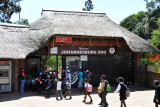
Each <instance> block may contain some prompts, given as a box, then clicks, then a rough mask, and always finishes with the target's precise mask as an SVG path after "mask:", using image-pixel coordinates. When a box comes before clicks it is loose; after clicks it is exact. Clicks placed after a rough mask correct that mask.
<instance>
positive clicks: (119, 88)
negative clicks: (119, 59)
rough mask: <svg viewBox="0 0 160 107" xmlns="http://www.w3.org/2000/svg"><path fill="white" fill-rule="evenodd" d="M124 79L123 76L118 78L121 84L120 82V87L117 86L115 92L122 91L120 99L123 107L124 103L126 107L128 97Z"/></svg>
mask: <svg viewBox="0 0 160 107" xmlns="http://www.w3.org/2000/svg"><path fill="white" fill-rule="evenodd" d="M123 80H124V79H123V77H119V78H118V83H119V84H118V87H117V89H116V91H115V92H114V93H116V92H120V93H119V96H120V101H121V107H123V105H124V107H126V103H125V100H126V99H127V97H126V90H127V87H126V85H125V84H124V83H123Z"/></svg>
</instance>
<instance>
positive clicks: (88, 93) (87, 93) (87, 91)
mask: <svg viewBox="0 0 160 107" xmlns="http://www.w3.org/2000/svg"><path fill="white" fill-rule="evenodd" d="M89 85H90V84H89V83H87V80H86V79H85V80H84V88H85V97H84V100H83V102H85V101H86V99H87V95H88V96H89V98H90V103H92V102H93V100H92V97H91V96H90V94H91V92H92V86H91V85H90V86H91V87H90V88H91V89H90V91H89V90H88V89H87V88H88V87H89Z"/></svg>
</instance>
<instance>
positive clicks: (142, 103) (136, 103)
mask: <svg viewBox="0 0 160 107" xmlns="http://www.w3.org/2000/svg"><path fill="white" fill-rule="evenodd" d="M115 88H116V87H113V90H114V89H115ZM130 89H131V96H130V97H129V98H128V99H127V100H126V103H127V107H154V103H153V96H154V90H153V89H149V88H143V87H136V88H132V87H130ZM72 93H73V97H72V100H69V99H67V100H65V99H63V100H61V101H57V100H56V98H55V95H52V96H51V98H49V99H45V97H44V96H42V95H38V94H36V93H35V92H26V93H25V94H19V93H18V94H17V93H0V107H100V106H99V105H98V104H99V102H100V99H99V97H98V95H97V92H96V91H94V92H93V93H92V98H93V103H92V104H89V103H86V104H85V103H83V102H82V100H83V97H84V95H83V94H80V93H78V92H77V91H73V92H72ZM107 100H108V103H109V107H120V102H119V95H118V93H116V94H115V93H112V92H111V93H109V94H108V95H107ZM87 102H89V98H88V99H87Z"/></svg>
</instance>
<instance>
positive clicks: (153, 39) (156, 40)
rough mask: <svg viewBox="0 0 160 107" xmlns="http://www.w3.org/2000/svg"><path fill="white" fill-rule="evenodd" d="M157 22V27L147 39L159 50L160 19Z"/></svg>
mask: <svg viewBox="0 0 160 107" xmlns="http://www.w3.org/2000/svg"><path fill="white" fill-rule="evenodd" d="M157 23H158V25H159V28H158V29H156V30H154V31H153V35H152V37H151V39H149V40H148V41H149V42H150V43H152V44H153V45H154V46H156V47H157V48H158V49H159V50H160V19H159V20H158V22H157Z"/></svg>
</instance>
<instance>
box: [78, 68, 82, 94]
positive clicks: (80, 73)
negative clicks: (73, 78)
mask: <svg viewBox="0 0 160 107" xmlns="http://www.w3.org/2000/svg"><path fill="white" fill-rule="evenodd" d="M78 79H79V82H78V88H79V90H80V92H82V90H83V72H82V70H81V69H79V73H78Z"/></svg>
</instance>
